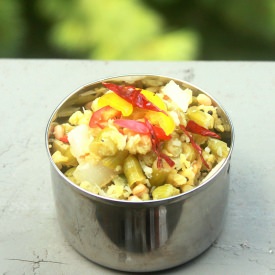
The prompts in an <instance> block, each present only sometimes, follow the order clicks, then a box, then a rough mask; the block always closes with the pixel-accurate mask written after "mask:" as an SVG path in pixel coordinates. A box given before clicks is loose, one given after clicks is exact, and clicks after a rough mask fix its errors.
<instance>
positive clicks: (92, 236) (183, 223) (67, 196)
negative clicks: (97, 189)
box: [51, 162, 229, 272]
mask: <svg viewBox="0 0 275 275" xmlns="http://www.w3.org/2000/svg"><path fill="white" fill-rule="evenodd" d="M228 171H229V162H227V163H226V164H225V165H224V166H223V168H222V169H221V171H220V172H219V173H218V174H217V175H216V176H215V177H214V178H212V179H211V180H210V182H208V184H207V185H205V186H203V188H200V189H199V190H197V191H198V192H195V193H194V195H192V196H181V198H180V199H179V198H177V199H175V200H174V201H173V200H172V201H169V203H168V202H165V201H164V203H163V204H162V205H154V204H151V205H152V206H150V204H147V205H145V206H144V207H135V205H134V204H131V203H125V204H124V206H123V204H116V202H115V201H113V202H112V203H110V202H109V203H106V202H104V200H102V201H100V200H95V199H94V198H93V197H92V196H90V197H87V196H84V195H83V194H81V193H80V192H78V191H77V190H76V189H75V188H73V187H72V186H71V184H70V183H69V182H68V181H67V180H66V179H65V178H64V177H62V176H61V175H60V173H58V172H57V171H56V170H55V169H54V167H52V171H51V174H52V183H53V191H54V197H55V203H56V209H57V214H58V220H59V224H60V226H61V229H62V231H63V233H64V235H65V236H66V238H67V240H68V241H69V243H70V244H71V245H72V246H73V247H74V248H75V249H76V250H77V251H78V252H80V253H81V254H82V255H84V256H85V257H87V258H88V259H90V260H92V261H93V262H96V263H98V264H101V265H103V266H106V267H109V268H113V269H117V270H122V271H132V272H144V271H156V270H162V269H167V268H171V267H174V266H177V265H180V264H182V263H185V262H187V261H189V260H191V259H193V258H194V257H196V256H198V255H199V254H200V253H202V252H203V251H204V250H206V249H207V248H208V247H209V246H210V245H211V244H212V243H213V241H214V240H215V239H216V238H217V237H218V235H219V233H220V231H221V229H222V225H223V220H224V216H225V215H224V212H225V209H226V205H227V197H228V187H229V175H228Z"/></svg>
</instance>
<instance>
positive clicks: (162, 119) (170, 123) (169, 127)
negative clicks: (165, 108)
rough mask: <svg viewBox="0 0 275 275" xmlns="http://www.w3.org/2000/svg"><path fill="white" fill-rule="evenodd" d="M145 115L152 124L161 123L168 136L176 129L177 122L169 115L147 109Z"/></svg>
mask: <svg viewBox="0 0 275 275" xmlns="http://www.w3.org/2000/svg"><path fill="white" fill-rule="evenodd" d="M145 117H146V118H147V119H148V120H149V121H150V123H151V124H153V125H159V126H160V127H161V128H162V129H163V131H164V132H165V134H166V135H167V136H168V135H170V134H171V133H172V132H173V131H174V130H175V127H176V126H175V122H174V120H173V119H172V118H171V117H170V116H169V115H165V114H164V113H161V112H155V111H147V112H146V113H145Z"/></svg>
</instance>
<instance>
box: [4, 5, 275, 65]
mask: <svg viewBox="0 0 275 275" xmlns="http://www.w3.org/2000/svg"><path fill="white" fill-rule="evenodd" d="M0 57H1V58H73V59H100V60H275V0H223V1H221V0H192V1H184V0H36V1H35V0H27V1H22V0H1V1H0Z"/></svg>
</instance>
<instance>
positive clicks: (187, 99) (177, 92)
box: [162, 80, 192, 112]
mask: <svg viewBox="0 0 275 275" xmlns="http://www.w3.org/2000/svg"><path fill="white" fill-rule="evenodd" d="M162 91H163V93H164V94H166V95H167V96H169V97H170V99H171V100H172V101H174V102H176V103H177V104H178V106H179V107H180V108H181V109H182V110H183V111H184V112H186V111H187V109H188V105H189V104H190V103H191V102H192V91H191V90H190V89H185V90H183V89H182V88H181V87H180V86H179V85H178V84H176V83H175V82H174V81H173V80H171V81H170V82H169V83H167V84H166V85H165V86H164V87H163V88H162Z"/></svg>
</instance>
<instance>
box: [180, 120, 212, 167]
mask: <svg viewBox="0 0 275 275" xmlns="http://www.w3.org/2000/svg"><path fill="white" fill-rule="evenodd" d="M180 128H181V129H182V131H183V132H184V134H185V135H187V136H188V138H189V139H190V142H191V144H192V146H193V148H194V149H195V150H196V151H197V152H198V154H199V155H200V158H201V160H202V162H203V164H204V165H205V167H206V168H207V169H209V165H208V164H207V162H206V161H205V159H204V158H203V156H202V149H201V147H200V146H199V145H198V144H197V143H196V142H195V141H194V139H193V137H192V136H191V135H190V133H189V132H188V131H187V130H186V128H185V127H184V126H183V125H180Z"/></svg>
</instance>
